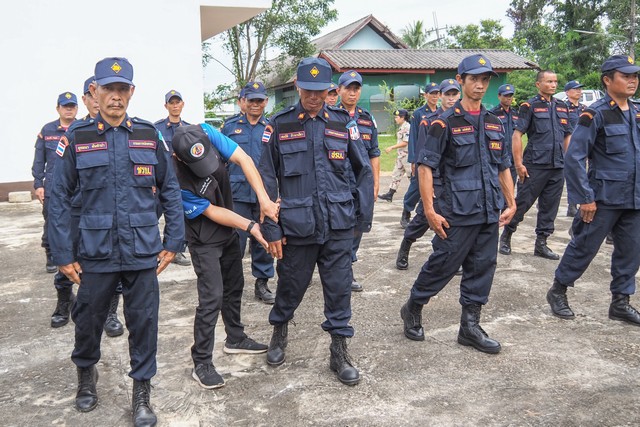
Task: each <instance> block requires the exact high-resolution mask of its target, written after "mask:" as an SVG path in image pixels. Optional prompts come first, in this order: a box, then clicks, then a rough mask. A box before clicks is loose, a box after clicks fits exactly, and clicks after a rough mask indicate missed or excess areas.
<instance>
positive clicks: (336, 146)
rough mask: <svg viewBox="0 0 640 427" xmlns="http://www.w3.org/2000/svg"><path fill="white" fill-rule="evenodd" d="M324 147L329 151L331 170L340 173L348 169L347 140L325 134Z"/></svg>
mask: <svg viewBox="0 0 640 427" xmlns="http://www.w3.org/2000/svg"><path fill="white" fill-rule="evenodd" d="M324 147H325V149H326V151H327V158H328V159H329V164H330V165H331V170H333V171H334V172H338V173H344V172H345V171H346V170H348V165H349V161H348V160H347V141H346V140H343V139H338V138H330V137H327V136H325V138H324Z"/></svg>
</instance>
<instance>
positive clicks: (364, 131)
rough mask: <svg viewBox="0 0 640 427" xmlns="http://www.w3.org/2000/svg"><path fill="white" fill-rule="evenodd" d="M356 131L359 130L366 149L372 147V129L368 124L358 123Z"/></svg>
mask: <svg viewBox="0 0 640 427" xmlns="http://www.w3.org/2000/svg"><path fill="white" fill-rule="evenodd" d="M358 131H359V132H360V139H362V142H363V143H364V146H365V148H366V149H367V151H369V150H371V149H372V148H373V131H372V130H371V128H370V127H368V126H363V125H358Z"/></svg>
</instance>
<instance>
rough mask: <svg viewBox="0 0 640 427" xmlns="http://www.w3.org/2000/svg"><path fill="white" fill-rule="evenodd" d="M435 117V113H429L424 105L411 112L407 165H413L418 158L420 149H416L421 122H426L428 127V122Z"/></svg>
mask: <svg viewBox="0 0 640 427" xmlns="http://www.w3.org/2000/svg"><path fill="white" fill-rule="evenodd" d="M435 117H436V111H435V110H434V111H431V110H430V109H429V104H424V105H423V106H422V107H420V108H416V110H415V111H414V112H413V114H412V115H411V120H410V121H409V124H410V125H411V128H409V145H408V148H407V151H408V154H407V161H408V162H409V163H415V162H416V160H417V157H418V154H419V153H420V148H418V145H417V144H418V128H419V126H420V123H421V122H422V121H423V120H426V123H427V125H428V123H429V120H431V119H433V118H435Z"/></svg>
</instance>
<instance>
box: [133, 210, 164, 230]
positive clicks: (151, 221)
mask: <svg viewBox="0 0 640 427" xmlns="http://www.w3.org/2000/svg"><path fill="white" fill-rule="evenodd" d="M129 225H131V226H132V227H144V226H148V225H158V215H157V214H156V213H155V212H142V213H133V214H129Z"/></svg>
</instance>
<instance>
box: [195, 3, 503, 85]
mask: <svg viewBox="0 0 640 427" xmlns="http://www.w3.org/2000/svg"><path fill="white" fill-rule="evenodd" d="M509 3H510V0H489V1H482V0H448V1H441V0H439V1H434V0H405V1H398V2H395V1H393V0H366V1H355V0H335V3H334V8H335V9H337V10H338V19H337V20H336V21H333V22H331V23H330V24H329V25H328V26H327V27H326V28H325V29H324V30H323V31H322V33H321V35H324V34H326V33H328V32H330V31H333V30H337V29H338V28H341V27H344V26H345V25H348V24H350V23H352V22H354V21H357V20H358V19H360V18H363V17H365V16H367V15H370V14H372V15H373V16H375V17H376V19H378V20H379V21H381V22H382V23H383V24H385V25H386V26H387V27H389V29H390V30H391V31H393V32H394V33H395V34H397V35H398V36H400V34H401V32H402V30H403V29H404V28H405V27H406V26H407V25H408V24H410V23H411V22H413V21H416V20H422V21H423V22H424V23H425V26H426V27H427V28H428V29H429V28H434V19H433V14H434V12H435V13H436V16H437V19H438V27H440V28H442V27H445V26H447V25H448V26H453V25H467V24H479V23H480V20H482V19H497V20H499V21H500V22H502V24H503V26H504V27H505V31H504V32H505V36H508V37H510V36H512V35H513V25H512V24H511V21H509V19H508V18H507V17H506V15H505V12H506V10H507V9H508V8H509ZM362 4H366V8H363V7H362ZM211 41H212V42H213V43H212V49H211V53H212V54H213V55H214V56H215V57H216V58H218V59H219V60H220V61H222V62H224V63H225V64H226V65H230V63H231V62H230V60H229V58H228V56H227V55H224V54H223V52H222V51H221V48H220V45H219V43H216V42H215V39H212V40H211ZM232 81H233V77H232V75H231V74H230V73H229V71H227V70H225V69H224V67H222V66H220V65H219V64H217V63H216V62H215V61H212V62H211V63H210V64H209V65H208V66H207V68H206V70H205V78H204V83H205V90H206V91H207V92H209V91H211V90H213V89H215V87H216V86H217V85H219V84H222V83H231V82H232Z"/></svg>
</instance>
